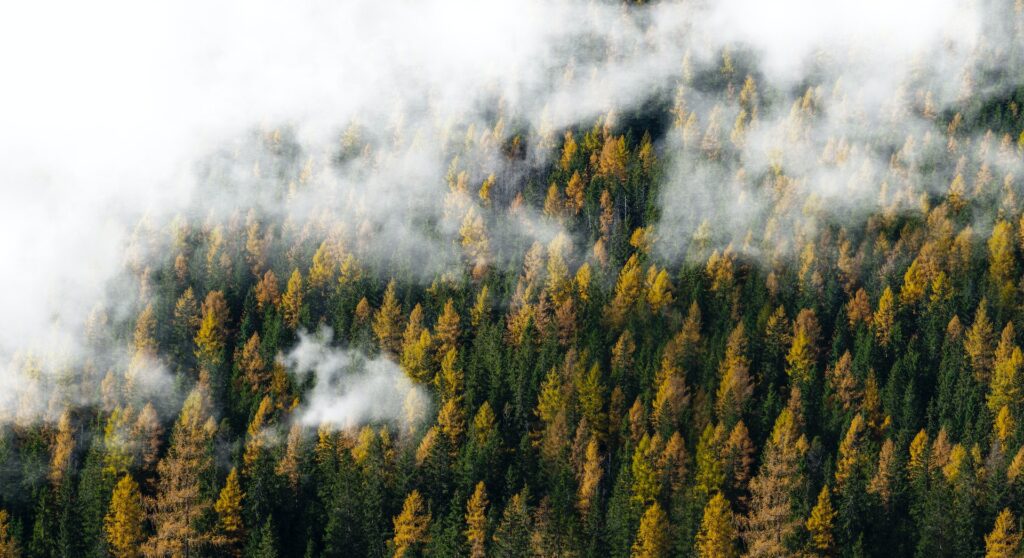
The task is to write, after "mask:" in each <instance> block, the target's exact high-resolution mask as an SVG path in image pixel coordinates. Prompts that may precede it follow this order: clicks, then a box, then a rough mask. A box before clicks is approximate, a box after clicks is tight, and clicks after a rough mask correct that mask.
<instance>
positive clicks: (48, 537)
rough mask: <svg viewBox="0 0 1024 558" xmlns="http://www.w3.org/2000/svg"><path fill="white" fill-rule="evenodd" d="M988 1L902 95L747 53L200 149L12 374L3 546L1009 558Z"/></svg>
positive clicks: (1003, 148)
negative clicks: (597, 104) (108, 279)
mask: <svg viewBox="0 0 1024 558" xmlns="http://www.w3.org/2000/svg"><path fill="white" fill-rule="evenodd" d="M982 4H984V6H985V9H986V10H987V11H986V12H985V13H986V14H987V15H988V16H989V18H988V19H986V21H988V22H989V23H990V24H992V25H995V26H996V27H997V28H998V29H999V32H1000V34H999V35H992V40H990V41H985V40H982V42H981V44H979V45H978V46H977V47H976V48H975V49H974V50H973V51H972V52H971V56H970V57H969V59H968V63H967V64H966V65H964V66H963V67H962V68H960V70H962V71H960V70H958V71H960V73H957V72H952V73H949V74H945V75H941V74H939V73H936V72H940V71H944V70H946V69H947V68H945V67H942V66H940V65H935V66H929V65H928V62H921V64H922V65H921V66H915V70H914V72H912V73H911V75H909V76H907V77H906V79H903V80H902V81H901V82H900V83H899V84H898V86H897V87H894V88H893V89H892V90H886V91H881V92H879V91H875V90H872V91H870V92H866V91H865V90H864V89H862V88H860V87H859V85H858V83H857V79H856V76H853V79H851V78H850V77H846V76H842V75H840V74H836V73H833V72H832V71H831V70H828V71H826V70H822V71H820V72H818V71H809V72H808V74H807V76H806V77H804V78H803V79H802V80H801V82H800V83H799V85H798V86H796V87H794V88H791V89H780V88H778V87H776V86H774V85H773V80H772V79H771V76H770V75H768V74H767V73H766V72H767V70H764V69H763V68H762V67H761V66H760V63H759V60H760V59H759V55H758V53H757V52H754V51H752V50H750V49H747V48H745V47H744V46H743V45H741V44H740V45H735V46H734V47H732V48H722V49H718V50H716V51H715V53H714V56H713V57H710V58H701V57H697V56H694V57H693V58H691V57H689V56H686V57H683V58H682V59H680V60H678V66H677V67H676V69H675V70H673V74H672V76H673V77H672V81H671V83H668V84H664V86H663V87H654V88H650V89H649V90H647V91H646V92H645V94H644V98H643V99H642V102H632V103H611V104H610V105H611V106H608V107H607V109H606V110H602V111H600V112H599V114H598V116H596V117H594V118H588V119H587V120H585V121H580V122H575V123H573V124H571V125H564V126H563V124H562V123H557V124H556V125H546V124H544V123H545V122H547V120H545V119H544V118H534V116H536V115H533V114H526V113H524V112H523V111H521V110H518V109H517V108H516V107H517V106H521V105H517V104H515V103H508V102H506V100H505V99H504V98H502V96H501V95H500V92H496V95H495V96H494V98H491V99H489V101H488V102H487V103H485V106H484V107H483V108H482V109H480V112H479V113H478V114H475V115H474V117H473V118H460V116H459V115H455V116H453V115H451V114H443V113H441V112H440V111H439V110H437V106H436V105H435V104H434V99H432V98H425V99H423V100H422V104H421V105H420V106H403V107H400V108H397V109H395V111H394V113H393V114H392V115H391V117H390V119H389V120H388V122H387V124H380V123H379V120H378V119H376V118H374V117H367V119H365V120H358V119H356V120H353V121H347V122H341V123H331V124H332V125H336V126H338V133H337V134H335V138H334V141H333V142H332V143H331V144H330V145H327V146H316V147H314V146H311V145H309V144H307V143H304V142H303V141H302V139H301V138H300V137H299V135H298V134H297V133H296V132H295V131H294V130H293V129H292V128H291V127H290V126H289V125H288V124H287V123H281V124H266V125H264V126H261V127H259V128H257V129H254V130H253V131H252V132H251V133H249V134H246V135H244V136H243V137H240V138H235V139H234V140H233V141H229V142H227V143H225V145H224V146H223V148H222V149H220V150H218V151H215V152H213V153H209V154H208V155H207V156H206V157H205V158H204V159H203V160H202V161H200V162H199V163H197V164H196V165H195V166H194V168H192V169H190V172H192V173H194V175H195V176H196V183H197V186H196V190H195V193H194V194H193V195H192V197H191V200H190V201H189V203H188V205H187V206H186V207H184V208H180V209H176V210H175V211H174V212H173V214H171V215H167V216H164V215H160V214H146V215H143V216H141V218H140V219H139V221H138V223H137V225H136V226H135V227H134V232H133V234H132V237H131V239H130V242H129V243H128V245H127V246H125V247H124V249H125V255H124V271H123V273H122V274H120V275H119V277H118V279H117V280H116V281H113V282H112V283H111V285H109V287H108V292H109V295H108V296H107V297H106V298H104V299H102V300H97V301H95V307H94V310H93V311H92V313H91V314H90V316H89V319H88V321H87V323H86V324H85V326H84V327H83V328H81V331H80V332H79V333H80V346H77V347H73V348H72V347H64V346H49V347H41V348H40V347H34V348H31V349H26V350H25V351H22V352H20V353H19V354H17V355H15V356H14V357H13V359H12V361H11V363H10V364H9V367H8V368H7V370H8V371H10V373H11V374H14V373H15V372H14V371H17V374H18V376H17V377H18V378H20V380H19V381H18V382H17V383H16V385H15V384H11V383H10V382H8V383H5V385H6V386H7V388H6V389H7V391H8V392H9V393H7V394H5V396H4V397H6V398H7V399H5V400H6V401H9V402H10V404H9V405H6V406H5V407H4V408H0V510H2V511H0V557H4V558H7V557H15V556H25V557H39V558H42V557H50V556H54V557H56V556H62V557H71V556H75V557H77V556H82V557H103V556H114V557H117V558H127V557H137V556H147V557H156V556H174V557H179V556H181V557H194V556H238V557H241V556H246V557H260V558H264V557H275V556H280V557H296V558H297V557H319V556H325V557H326V556H399V557H403V556H404V557H411V556H472V557H483V556H496V557H499V556H579V557H586V556H592V557H605V556H615V557H619V556H621V557H628V556H635V557H655V556H702V557H723V558H728V557H738V556H757V557H760V556H920V557H929V558H931V557H941V556H950V557H954V556H956V557H962V556H979V557H980V556H986V557H993V558H994V557H1003V556H1021V555H1022V552H1024V547H1022V545H1021V538H1022V533H1024V531H1022V528H1021V520H1022V518H1024V352H1022V349H1021V346H1022V344H1024V322H1022V318H1024V280H1022V277H1024V275H1022V272H1024V259H1022V258H1024V165H1022V163H1024V133H1022V132H1024V115H1022V114H1021V110H1022V107H1021V106H1020V105H1019V104H1018V103H1019V101H1020V91H1021V90H1020V87H1021V82H1020V80H1021V75H1024V74H1021V71H1022V69H1024V66H1021V65H1020V64H1019V61H1020V60H1021V58H1020V57H1021V45H1022V42H1021V39H1022V37H1024V35H1021V29H1022V26H1021V23H1022V22H1024V18H1022V15H1021V4H1020V3H1019V2H1018V3H1017V4H1016V5H1012V3H1008V2H989V3H982ZM617 9H618V8H617ZM634 10H637V11H634ZM639 10H640V8H633V7H623V8H621V18H623V19H624V20H625V19H629V18H631V17H635V18H636V22H634V24H635V25H639V26H641V27H643V25H646V24H645V23H644V22H643V17H645V16H644V15H643V14H644V12H640V11H639ZM636 48H637V49H638V52H642V49H643V48H645V47H644V45H643V44H641V45H639V46H637V47H636ZM589 52H591V54H592V55H593V57H594V60H598V61H601V60H604V59H605V58H608V59H615V58H616V57H618V56H622V53H621V52H617V51H616V50H614V49H611V48H608V49H605V48H604V47H601V46H600V45H596V44H595V45H594V46H593V49H592V50H591V51H589ZM578 62H579V67H578V68H573V67H570V68H557V69H555V70H554V72H555V73H557V74H560V75H559V76H558V78H557V79H561V80H564V81H565V82H566V83H574V84H579V86H580V87H596V86H597V84H599V83H600V81H601V76H599V75H596V74H594V75H591V74H589V73H588V72H589V71H590V70H589V68H597V67H600V65H599V64H598V63H597V62H594V61H586V60H579V61H578ZM602 63H603V62H602ZM591 64H593V66H591ZM822 64H823V67H824V65H825V64H826V63H825V62H822ZM562 72H564V75H561V74H562ZM938 77H941V79H938ZM940 83H941V84H943V85H941V86H940V85H937V84H940ZM872 96H876V97H872ZM865 97H872V98H871V99H867V100H865ZM389 111H391V109H390V108H388V109H386V110H385V112H389ZM389 113H390V112H389ZM424 115H426V116H424ZM755 154H756V155H755ZM432 160H439V161H443V168H444V172H443V177H437V176H434V175H433V173H432V172H431V171H430V168H431V167H430V165H429V164H428V163H427V162H426V161H432ZM438 178H440V180H438ZM396 184H401V185H403V186H402V187H397V186H395V185H396ZM20 272H22V270H13V269H9V270H6V273H20ZM68 288H73V286H69V287H68ZM69 355H73V356H72V357H70V358H69Z"/></svg>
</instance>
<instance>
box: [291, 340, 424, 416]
mask: <svg viewBox="0 0 1024 558" xmlns="http://www.w3.org/2000/svg"><path fill="white" fill-rule="evenodd" d="M331 337H332V332H331V330H330V329H329V328H324V329H321V330H320V331H318V332H317V333H315V334H311V333H308V332H300V333H299V342H298V344H297V345H296V346H295V347H294V348H293V349H292V350H291V351H289V352H288V354H286V355H283V356H281V357H280V358H281V360H282V362H283V363H284V364H285V366H287V367H288V368H289V369H290V370H292V371H293V372H294V373H295V374H296V375H297V376H298V377H299V378H300V380H305V379H306V378H307V377H309V376H310V375H311V376H312V377H313V378H314V386H313V388H312V389H311V391H310V392H309V393H307V394H306V397H305V398H304V403H303V405H302V407H301V409H300V410H299V414H298V420H299V422H300V423H301V424H303V425H305V426H312V427H317V426H320V425H327V426H330V427H333V428H339V429H341V428H353V427H356V426H359V425H361V424H366V423H373V422H391V423H398V424H399V425H401V426H403V427H410V426H414V425H415V424H417V423H418V422H419V420H421V419H422V418H423V416H424V413H425V412H426V406H427V403H428V402H429V396H428V395H427V394H426V392H425V390H423V388H421V387H419V386H417V385H415V384H413V383H412V381H411V380H409V378H408V377H407V376H406V375H405V374H404V373H403V372H402V370H401V368H399V367H398V365H397V364H395V363H394V362H392V361H390V360H388V359H387V358H384V357H374V358H368V357H367V356H366V355H364V354H362V353H360V352H359V351H355V350H349V349H343V348H340V347H334V346H331Z"/></svg>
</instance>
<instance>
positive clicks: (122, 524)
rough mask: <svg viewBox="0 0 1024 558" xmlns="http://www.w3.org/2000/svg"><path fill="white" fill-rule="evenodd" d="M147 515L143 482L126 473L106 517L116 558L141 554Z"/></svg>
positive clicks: (133, 556)
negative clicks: (142, 492) (140, 491)
mask: <svg viewBox="0 0 1024 558" xmlns="http://www.w3.org/2000/svg"><path fill="white" fill-rule="evenodd" d="M145 517H146V516H145V510H144V509H143V507H142V495H141V494H140V493H139V485H138V484H137V483H136V482H135V479H133V478H132V477H131V476H130V475H124V476H123V477H121V480H119V481H118V482H117V485H116V486H114V494H113V496H111V499H110V509H109V511H107V516H106V517H105V518H104V520H103V529H104V531H105V532H106V535H107V548H108V549H109V551H110V554H111V555H113V556H114V557H115V558H136V557H137V556H139V555H140V552H139V548H140V545H141V544H142V542H143V537H144V532H143V521H145Z"/></svg>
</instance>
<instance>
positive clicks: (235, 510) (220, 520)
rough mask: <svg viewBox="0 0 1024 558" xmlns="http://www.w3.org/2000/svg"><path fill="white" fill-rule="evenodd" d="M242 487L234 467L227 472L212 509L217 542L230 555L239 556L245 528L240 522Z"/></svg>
mask: <svg viewBox="0 0 1024 558" xmlns="http://www.w3.org/2000/svg"><path fill="white" fill-rule="evenodd" d="M243 497H244V494H243V493H242V487H241V485H240V483H239V482H238V470H237V469H236V468H234V467H232V468H231V472H230V473H229V474H228V478H227V480H226V481H225V483H224V488H222V489H221V491H220V496H219V497H218V498H217V502H216V503H215V504H214V505H213V509H214V511H215V512H217V535H218V539H219V540H218V542H219V543H220V546H221V547H222V548H223V551H224V552H225V553H226V554H228V555H230V556H241V553H242V539H243V538H244V536H245V528H244V525H243V523H242V498H243Z"/></svg>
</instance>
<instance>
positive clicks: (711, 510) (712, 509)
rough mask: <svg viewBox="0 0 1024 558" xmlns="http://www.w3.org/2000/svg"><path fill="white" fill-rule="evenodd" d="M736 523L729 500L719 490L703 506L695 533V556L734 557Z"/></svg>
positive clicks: (737, 553) (735, 550)
mask: <svg viewBox="0 0 1024 558" xmlns="http://www.w3.org/2000/svg"><path fill="white" fill-rule="evenodd" d="M736 542H737V536H736V523H735V519H734V517H733V513H732V508H731V506H730V505H729V501H728V500H726V499H725V496H723V495H722V493H721V492H719V493H717V494H715V495H714V497H712V498H711V500H709V501H708V505H707V506H705V507H704V518H703V519H702V520H701V523H700V531H699V532H698V533H697V556H700V557H701V558H736V557H738V556H739V552H738V551H737V548H736Z"/></svg>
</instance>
